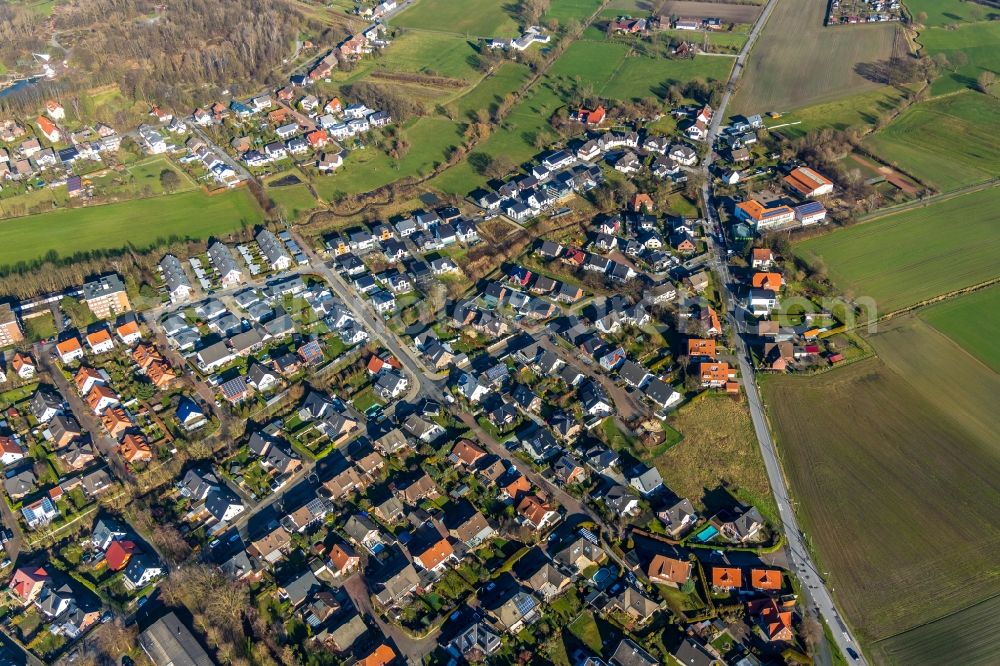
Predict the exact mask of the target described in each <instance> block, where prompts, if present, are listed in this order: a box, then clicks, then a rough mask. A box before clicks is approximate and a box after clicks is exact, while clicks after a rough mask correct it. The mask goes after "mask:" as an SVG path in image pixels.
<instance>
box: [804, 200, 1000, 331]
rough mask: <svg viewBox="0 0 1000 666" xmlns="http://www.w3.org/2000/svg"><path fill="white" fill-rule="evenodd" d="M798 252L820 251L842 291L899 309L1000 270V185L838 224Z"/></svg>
mask: <svg viewBox="0 0 1000 666" xmlns="http://www.w3.org/2000/svg"><path fill="white" fill-rule="evenodd" d="M795 253H796V254H797V255H799V256H800V257H803V258H805V259H806V260H811V259H813V258H814V257H821V258H822V260H823V263H824V264H825V266H826V270H827V273H828V275H829V277H830V279H831V280H832V281H833V283H834V284H835V285H836V286H837V287H838V288H839V289H840V290H842V291H845V292H846V291H850V292H852V294H853V295H854V297H856V298H857V297H870V298H873V299H875V301H876V303H877V305H878V310H879V314H885V313H887V312H892V311H895V310H897V309H899V308H903V307H906V306H909V305H913V304H915V303H918V302H920V301H923V300H925V299H928V298H933V297H934V296H938V295H940V294H944V293H947V292H949V291H954V290H956V289H962V288H963V287H968V286H971V285H975V284H978V283H980V282H983V281H986V280H988V279H990V278H993V277H996V276H997V275H998V274H1000V264H998V262H997V257H998V256H1000V188H996V187H993V188H989V189H985V190H979V191H977V192H973V193H971V194H964V195H961V196H957V197H954V198H951V199H947V200H945V201H941V202H938V203H934V204H931V205H929V206H926V207H924V208H916V209H913V210H907V211H903V212H900V213H895V214H891V215H888V216H886V217H882V218H878V219H876V220H873V221H871V222H864V223H861V224H856V225H854V226H852V227H848V228H846V229H840V230H837V231H833V232H831V233H828V234H825V235H823V236H818V237H816V238H811V239H809V240H807V241H804V242H801V243H798V244H796V245H795ZM873 314H874V313H873Z"/></svg>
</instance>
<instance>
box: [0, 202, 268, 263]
mask: <svg viewBox="0 0 1000 666" xmlns="http://www.w3.org/2000/svg"><path fill="white" fill-rule="evenodd" d="M262 217H263V214H262V211H261V210H260V207H259V206H258V205H257V202H256V201H254V198H253V197H252V196H251V195H250V193H249V192H247V191H246V190H243V189H239V190H234V191H230V192H224V193H222V194H217V195H214V196H209V195H207V194H205V193H204V192H202V191H200V190H197V191H191V192H183V193H180V194H172V195H168V196H161V197H153V198H149V199H137V200H135V201H127V202H123V203H116V204H107V205H104V206H92V207H89V208H70V209H62V210H55V211H52V212H48V213H41V214H39V215H32V216H30V217H23V218H14V219H10V220H5V221H2V222H0V266H12V265H14V264H17V263H18V262H21V261H27V262H30V261H33V260H37V259H42V258H44V257H47V256H51V254H50V253H51V252H55V253H57V254H58V255H59V256H62V257H69V256H72V255H74V254H76V253H77V252H87V251H91V250H114V249H122V248H124V247H126V246H132V247H135V248H136V249H139V250H145V249H149V248H152V247H155V246H156V245H158V244H160V243H161V242H162V241H165V240H167V239H168V238H169V237H178V238H207V237H209V236H212V235H223V234H228V233H230V232H233V231H236V230H238V229H240V228H242V227H245V226H249V225H253V224H256V223H257V222H259V221H260V220H261V219H262Z"/></svg>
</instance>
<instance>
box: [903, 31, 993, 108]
mask: <svg viewBox="0 0 1000 666" xmlns="http://www.w3.org/2000/svg"><path fill="white" fill-rule="evenodd" d="M917 41H918V42H920V44H921V45H923V47H924V49H925V50H926V52H927V55H929V56H931V57H934V56H937V55H938V54H944V56H945V57H947V58H948V60H949V62H950V66H949V67H946V68H945V69H944V71H942V72H941V75H940V76H938V78H937V79H935V81H934V83H933V84H931V94H932V95H944V94H946V93H951V92H955V91H957V90H962V89H963V88H973V87H975V85H976V79H977V78H978V77H979V75H980V74H981V73H983V72H984V71H991V72H994V73H995V72H997V71H1000V49H998V48H997V44H1000V21H984V22H981V23H962V24H960V25H958V26H957V27H956V28H955V29H954V30H951V29H949V28H928V29H927V30H924V31H923V32H922V33H920V36H919V37H918V38H917ZM959 53H962V54H963V56H959V55H957V54H959ZM962 57H964V60H965V61H964V62H962V61H961V60H959V58H962Z"/></svg>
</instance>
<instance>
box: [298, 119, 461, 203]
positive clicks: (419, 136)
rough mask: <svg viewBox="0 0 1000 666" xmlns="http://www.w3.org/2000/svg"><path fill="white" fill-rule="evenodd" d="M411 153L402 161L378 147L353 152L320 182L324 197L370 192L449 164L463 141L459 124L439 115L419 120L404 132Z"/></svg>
mask: <svg viewBox="0 0 1000 666" xmlns="http://www.w3.org/2000/svg"><path fill="white" fill-rule="evenodd" d="M403 133H404V135H405V136H406V138H407V139H408V140H409V142H410V150H409V151H408V152H407V153H406V155H405V156H403V158H402V159H401V160H398V161H396V160H393V159H392V158H390V157H389V156H388V155H386V153H385V152H383V151H382V150H381V149H379V148H377V147H375V146H369V147H368V148H365V149H364V150H359V151H353V152H351V153H350V154H349V155H348V156H347V158H346V159H345V160H344V166H343V167H342V168H341V169H340V170H338V172H337V173H335V174H333V175H330V176H323V177H321V178H318V179H317V180H316V183H315V185H316V191H317V193H318V194H319V196H320V197H322V198H323V199H324V200H326V201H330V200H332V199H333V198H335V197H336V196H337V194H338V193H352V192H369V191H371V190H374V189H376V188H378V187H381V186H382V185H386V184H388V183H391V182H393V181H394V180H399V179H400V178H405V177H407V176H421V175H426V174H427V173H428V172H430V171H431V170H432V169H433V168H434V165H435V163H438V162H444V161H445V151H446V150H447V149H448V148H449V147H452V146H458V145H460V144H461V142H462V134H461V130H460V127H459V125H458V123H456V122H453V121H451V120H448V119H447V118H441V117H438V116H428V117H425V118H418V119H416V120H414V121H411V122H409V123H407V124H406V125H405V127H404V130H403Z"/></svg>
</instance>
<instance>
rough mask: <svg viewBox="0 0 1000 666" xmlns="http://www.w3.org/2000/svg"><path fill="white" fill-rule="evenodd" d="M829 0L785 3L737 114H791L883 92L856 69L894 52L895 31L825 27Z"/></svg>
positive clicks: (754, 59) (749, 74) (740, 95)
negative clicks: (826, 0)
mask: <svg viewBox="0 0 1000 666" xmlns="http://www.w3.org/2000/svg"><path fill="white" fill-rule="evenodd" d="M825 12H826V2H824V0H800V1H799V2H780V3H778V5H777V6H776V7H775V9H774V11H773V12H772V14H771V17H770V18H769V19H768V22H767V25H766V26H764V30H763V32H762V33H761V35H760V38H759V39H758V41H757V43H756V44H755V45H754V48H753V51H752V52H751V53H750V57H749V59H748V60H747V66H746V71H745V72H744V74H743V78H742V80H741V81H740V84H739V88H738V91H737V94H736V96H735V97H734V98H733V109H732V110H733V112H736V113H744V114H746V113H764V112H767V111H779V112H784V111H789V110H791V109H795V108H798V107H802V106H809V105H811V104H818V103H821V102H828V101H832V100H835V99H838V98H841V97H846V96H849V95H854V94H857V93H860V92H866V91H869V90H873V89H876V88H879V87H880V86H878V85H877V84H874V83H872V82H870V81H867V80H865V79H864V78H863V77H861V76H860V75H859V74H857V73H856V72H855V71H854V67H855V65H857V64H858V63H863V62H872V61H876V60H883V59H886V58H888V57H889V56H890V55H891V54H892V49H893V44H894V41H895V34H896V27H895V26H892V25H888V24H881V25H859V26H852V27H850V28H843V29H833V28H824V27H823V17H824V14H825Z"/></svg>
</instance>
